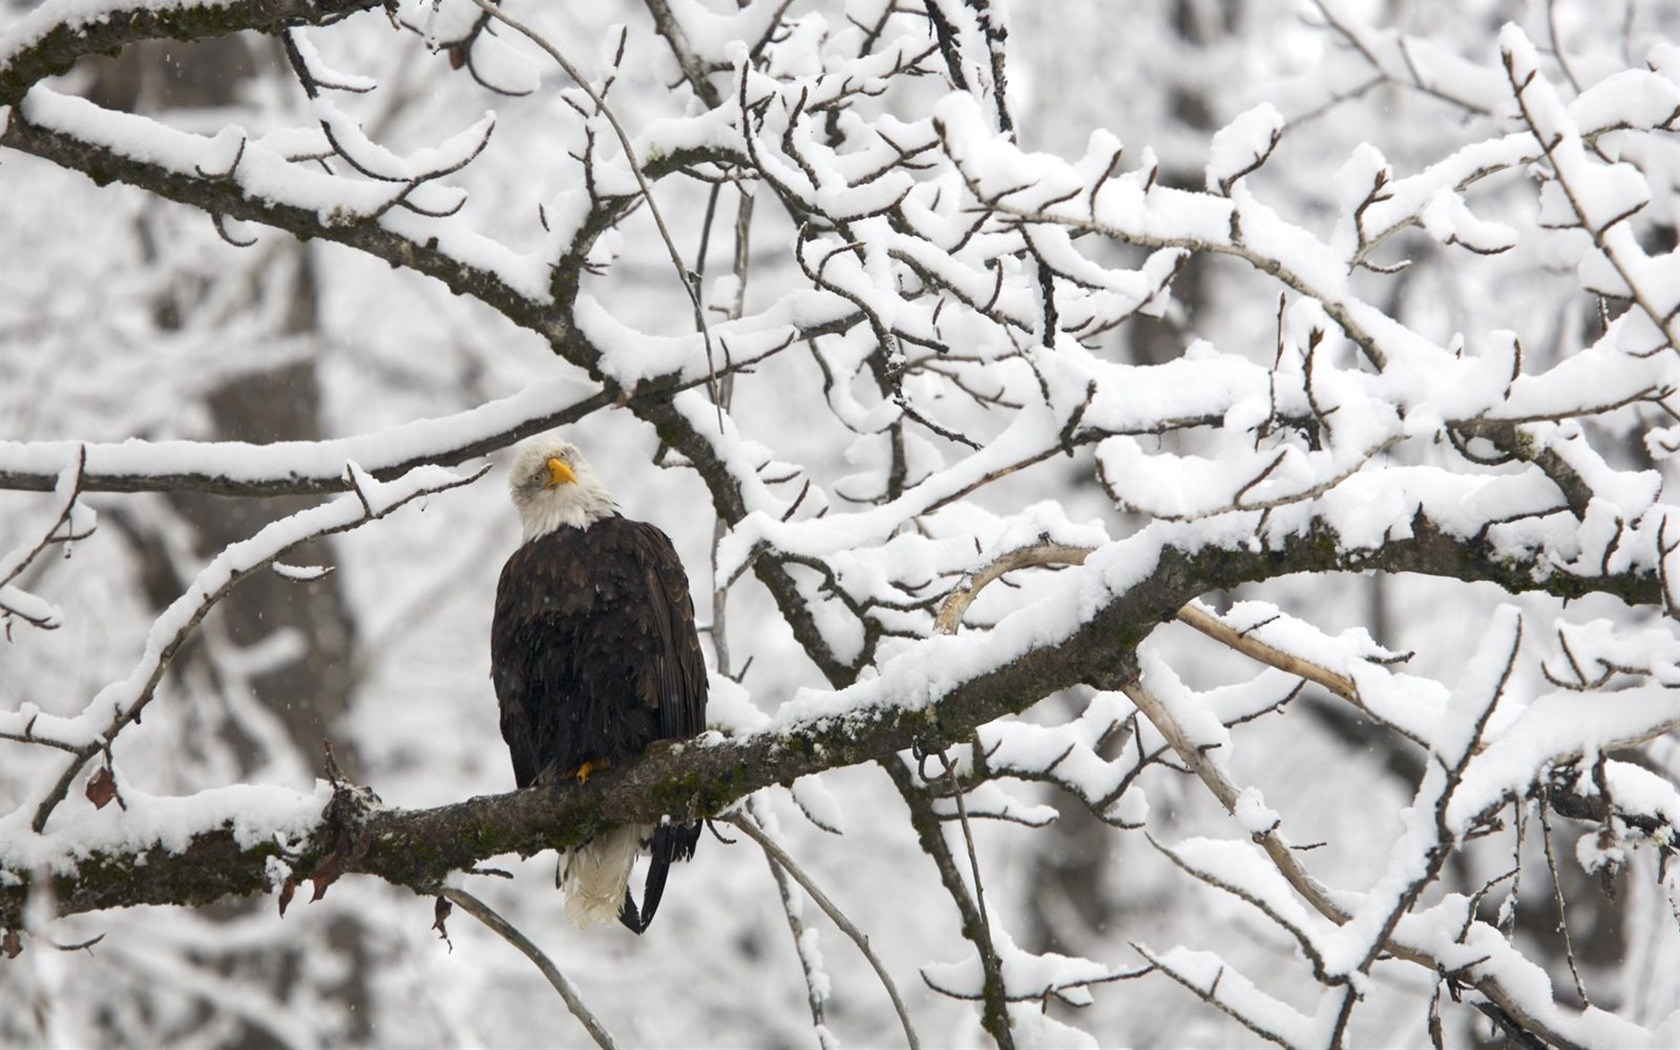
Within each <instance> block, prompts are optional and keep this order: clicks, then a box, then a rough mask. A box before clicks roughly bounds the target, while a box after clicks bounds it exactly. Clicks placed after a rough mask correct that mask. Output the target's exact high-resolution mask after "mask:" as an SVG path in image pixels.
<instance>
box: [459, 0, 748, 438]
mask: <svg viewBox="0 0 1680 1050" xmlns="http://www.w3.org/2000/svg"><path fill="white" fill-rule="evenodd" d="M473 3H475V4H477V5H478V7H479V9H480V10H482V11H483V12H484V13H485V14H487V15H489V16H490V17H491V18H494V19H496V20H497V21H499V22H501V23H502V24H504V25H506V26H507V27H508V28H509V29H512V30H513V31H514V32H516V33H519V34H521V35H523V36H524V37H525V38H526V39H528V40H530V41H531V43H533V44H535V45H537V46H538V47H539V48H542V50H543V51H545V52H547V53H548V57H550V58H552V59H554V61H555V63H556V64H557V65H559V66H560V68H561V69H564V70H565V71H566V75H567V76H569V77H571V78H572V82H573V83H575V84H576V85H577V86H578V87H579V88H580V89H581V90H582V91H583V93H584V94H586V95H588V96H589V101H591V102H593V103H594V104H595V111H596V112H597V113H599V114H601V116H602V117H603V118H605V119H606V121H607V123H608V124H609V125H611V126H612V129H613V134H614V135H616V136H617V137H618V144H619V147H620V148H622V149H623V150H624V160H625V163H626V164H627V165H628V167H629V168H630V174H631V175H632V176H634V177H635V179H636V186H637V188H638V189H639V190H640V191H641V194H642V199H643V200H645V201H647V206H648V214H650V215H652V216H653V224H654V226H655V227H657V228H658V230H659V238H660V240H662V241H664V242H665V250H666V251H667V252H668V253H669V254H670V256H671V265H672V266H673V267H675V268H676V271H677V277H678V279H679V281H680V283H681V284H682V286H683V291H684V292H687V293H688V301H689V302H690V303H691V304H692V305H693V307H694V324H695V326H696V327H697V328H699V330H700V338H701V339H702V340H703V341H704V342H705V344H706V368H707V371H708V373H709V374H710V375H711V376H712V385H713V387H714V389H713V391H712V402H713V405H714V407H715V408H716V409H717V422H718V433H719V435H720V436H721V435H722V433H723V405H722V404H721V403H719V402H718V397H717V391H716V389H715V387H716V382H717V380H716V375H717V363H716V361H715V360H714V358H713V356H712V333H711V330H710V329H709V328H707V327H706V310H705V307H704V306H703V305H702V304H701V302H700V289H698V288H696V287H695V286H694V280H693V276H694V275H693V272H692V271H690V270H689V268H688V267H687V266H684V265H683V261H682V253H681V252H680V251H678V250H677V242H676V241H675V240H673V239H672V237H671V231H670V229H669V228H668V227H667V226H666V225H665V216H664V215H663V214H661V213H660V211H659V205H658V204H656V203H654V199H653V187H651V186H649V185H648V181H647V176H646V175H644V174H642V165H641V162H640V161H639V160H637V159H636V149H635V147H634V146H632V145H631V143H630V135H629V133H628V132H626V131H625V130H624V125H622V124H620V123H619V122H618V117H617V116H615V115H614V114H613V111H612V110H610V109H608V108H607V100H606V99H604V98H602V97H601V94H600V92H598V91H596V90H595V88H594V87H593V86H592V85H591V84H590V83H589V81H588V80H586V79H585V78H584V76H583V73H582V71H580V70H579V69H578V68H577V67H576V66H574V65H572V63H571V62H570V61H568V60H567V58H566V56H565V55H563V54H561V53H560V49H559V48H557V47H555V46H554V45H553V44H551V43H549V42H548V40H547V39H546V38H545V37H544V36H543V35H542V34H541V33H539V32H537V31H536V30H535V29H532V28H531V27H530V26H528V25H526V24H525V23H523V22H521V21H519V20H518V19H517V18H514V17H512V16H511V15H509V14H508V13H507V12H505V11H503V10H502V9H501V8H499V7H497V6H496V5H495V4H493V3H491V2H490V0H473Z"/></svg>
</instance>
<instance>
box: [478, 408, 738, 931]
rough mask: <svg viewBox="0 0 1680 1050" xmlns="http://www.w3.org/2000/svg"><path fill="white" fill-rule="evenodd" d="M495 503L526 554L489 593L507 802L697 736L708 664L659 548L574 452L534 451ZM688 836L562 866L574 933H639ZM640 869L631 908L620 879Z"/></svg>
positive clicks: (589, 848) (632, 833)
mask: <svg viewBox="0 0 1680 1050" xmlns="http://www.w3.org/2000/svg"><path fill="white" fill-rule="evenodd" d="M508 490H509V493H510V495H511V496H512V498H513V505H514V507H515V508H516V509H517V510H518V511H519V520H520V523H521V524H522V525H523V527H524V542H523V543H522V545H521V546H520V547H519V549H518V550H516V551H514V552H513V555H512V557H510V558H508V560H507V565H506V566H504V567H503V569H502V577H501V582H500V584H499V585H498V586H497V589H496V614H495V620H494V622H493V624H492V626H491V632H490V673H491V677H492V679H494V681H495V686H496V698H497V700H498V701H499V702H500V705H501V716H502V738H503V739H504V740H506V741H507V745H508V750H509V751H510V752H511V753H512V756H513V774H514V779H515V780H516V781H517V782H518V784H519V786H520V787H528V786H530V785H532V784H554V783H560V782H562V781H565V780H569V779H573V778H575V779H577V780H586V779H588V777H589V776H590V774H592V773H595V772H598V771H600V770H602V769H605V768H607V767H609V766H612V765H616V764H618V763H621V762H625V761H627V760H629V759H632V758H635V757H636V756H637V755H640V754H641V753H642V752H643V751H644V750H645V749H646V748H647V746H648V745H649V744H651V743H653V742H654V741H656V740H672V739H684V738H687V737H691V736H694V735H695V734H697V733H699V732H700V731H701V730H702V729H704V728H705V723H706V665H705V660H704V658H703V657H702V656H701V655H700V639H699V636H698V635H697V634H696V632H695V628H694V603H693V601H692V600H691V599H690V597H689V592H688V579H687V577H686V576H685V575H684V573H683V567H682V564H681V562H679V561H678V560H677V552H676V549H675V548H674V547H672V545H671V540H670V537H668V536H666V535H665V534H664V533H663V532H661V531H659V529H657V528H655V527H654V526H652V525H649V524H647V523H646V522H640V521H631V520H629V519H628V518H625V517H624V516H622V515H621V514H619V512H618V508H617V506H616V505H615V504H614V503H613V499H612V497H611V496H610V495H609V494H608V492H607V489H606V486H604V485H602V484H601V481H600V479H599V478H597V477H596V476H595V472H594V471H593V470H591V469H590V468H589V464H588V463H587V462H586V461H585V460H584V458H583V456H582V455H581V454H579V452H578V450H577V448H576V447H574V446H573V445H571V444H569V443H567V442H565V441H561V440H559V439H558V438H555V437H552V436H546V437H539V438H534V439H532V440H531V441H529V442H527V443H526V444H525V445H523V446H522V447H521V448H520V450H519V453H518V454H517V455H516V456H515V457H514V460H513V467H512V469H511V470H510V471H509V473H508ZM699 839H700V827H699V825H697V824H680V823H665V824H662V825H660V826H659V827H624V828H616V829H614V830H612V831H609V832H607V833H605V834H603V835H600V836H597V837H596V838H593V839H591V840H589V841H588V842H586V843H584V844H582V845H580V846H577V847H575V848H573V849H571V850H566V851H563V852H562V853H561V856H560V868H559V871H558V872H557V874H556V882H557V883H558V884H559V885H560V886H561V887H562V889H564V891H565V894H566V917H567V919H569V920H570V921H571V922H572V923H574V924H575V925H578V926H586V925H591V924H594V923H601V922H610V921H611V920H612V918H613V916H614V915H617V916H618V919H619V921H620V922H622V923H623V924H624V925H625V926H627V927H629V928H630V929H631V930H634V931H635V932H636V933H641V932H642V931H643V930H645V929H647V926H648V923H650V922H652V921H653V913H654V912H655V910H657V909H658V907H659V900H660V897H661V896H662V895H663V894H664V892H665V878H666V874H667V871H668V869H669V868H670V866H671V863H672V862H673V861H678V860H687V859H688V858H690V857H692V856H693V855H694V848H695V846H696V844H697V843H698V842H699ZM644 846H645V847H649V848H650V850H651V852H652V856H653V861H652V864H651V866H650V867H649V868H648V874H647V881H646V884H645V888H644V890H643V893H642V905H641V907H640V908H639V909H638V908H637V907H636V902H635V898H634V896H633V895H632V894H631V892H630V887H629V883H630V870H631V868H632V866H633V865H634V864H635V860H636V856H637V854H639V853H640V852H641V850H642V848H643V847H644Z"/></svg>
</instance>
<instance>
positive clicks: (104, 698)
mask: <svg viewBox="0 0 1680 1050" xmlns="http://www.w3.org/2000/svg"><path fill="white" fill-rule="evenodd" d="M488 469H489V468H488V467H485V468H482V469H480V470H479V471H477V472H476V473H474V474H471V475H467V476H464V477H463V476H460V475H456V474H453V473H450V472H449V471H447V470H445V469H443V468H442V467H437V466H425V467H416V468H415V469H413V470H411V471H409V472H408V473H406V474H404V475H403V476H402V477H401V478H399V479H398V480H396V481H392V482H381V481H377V480H375V479H374V478H373V477H372V476H370V475H369V474H368V473H367V472H366V471H364V470H362V469H361V468H360V467H358V466H356V465H355V464H354V463H350V464H347V465H346V466H345V468H344V470H345V475H346V481H347V483H348V484H349V486H350V487H351V489H352V495H349V496H342V497H340V498H338V499H336V500H333V501H331V502H329V503H325V504H322V505H321V506H318V507H312V508H310V509H308V510H303V511H299V512H298V513H296V514H293V515H291V516H290V517H287V518H282V519H280V520H279V521H276V522H273V523H271V524H269V525H266V526H264V527H263V529H262V530H261V531H260V532H258V533H257V534H256V535H255V536H252V537H251V538H250V539H247V540H241V541H240V542H238V543H235V544H233V545H231V546H229V547H228V548H226V549H225V550H223V551H222V552H221V553H220V554H218V555H217V556H216V557H215V558H213V559H211V560H210V562H209V564H207V565H205V566H204V568H203V569H202V570H200V571H199V573H198V575H197V577H196V578H195V579H194V580H193V581H192V584H191V585H190V586H189V587H188V588H187V590H186V592H185V593H184V594H182V595H181V596H180V597H179V598H177V599H176V600H175V601H174V602H173V603H171V604H170V606H169V608H167V609H165V610H164V612H163V613H162V615H160V616H159V617H158V618H157V619H156V620H154V621H153V623H152V627H151V630H150V632H149V633H148V635H147V638H146V646H145V652H144V653H143V654H142V655H141V657H140V659H139V661H138V662H136V664H135V665H134V668H133V670H131V671H130V672H129V674H128V676H127V677H126V678H124V679H122V680H120V681H116V682H112V683H110V684H109V685H107V686H105V687H104V688H103V689H101V690H100V691H99V693H98V694H97V695H96V696H94V697H93V699H92V700H91V701H90V702H89V703H88V705H87V706H86V707H85V708H84V709H83V710H82V712H81V713H80V714H79V715H76V716H74V717H71V718H68V719H54V720H53V726H54V732H53V739H54V741H55V742H56V743H57V745H59V746H63V745H65V744H69V745H71V746H73V747H74V748H75V750H74V752H73V755H74V757H73V758H72V760H71V761H70V762H69V763H68V764H66V766H65V769H64V771H63V773H62V774H61V775H60V776H59V778H58V780H57V782H56V783H55V784H54V785H53V786H52V788H51V789H49V790H48V791H47V792H46V794H45V795H44V796H43V797H42V798H41V800H40V802H39V803H38V805H37V806H36V809H35V813H34V816H33V818H32V819H31V821H30V827H31V829H32V830H34V831H35V832H36V833H37V834H38V833H40V832H41V831H43V830H44V829H45V828H46V826H47V821H48V818H49V817H51V815H52V813H53V810H54V809H56V808H57V807H58V805H59V803H61V802H62V801H64V798H65V796H66V795H67V794H68V792H69V790H70V785H71V784H72V783H73V782H74V781H75V779H76V777H77V775H78V774H79V773H80V772H81V770H82V768H83V767H84V766H85V765H86V764H87V763H88V762H89V761H90V760H92V759H93V758H94V757H95V756H97V755H99V754H101V753H103V754H105V755H106V756H107V762H106V765H105V767H104V769H103V771H102V772H101V774H100V779H99V787H98V788H96V789H90V790H97V791H99V792H106V791H109V792H111V793H112V794H114V795H115V796H116V797H118V798H119V800H120V798H121V796H120V794H116V792H117V786H116V785H117V782H116V779H115V777H114V772H113V766H112V764H111V762H110V760H109V755H110V750H111V744H112V742H113V741H114V740H115V739H116V737H117V734H119V733H121V732H122V731H123V730H124V729H126V728H127V727H128V726H130V725H132V724H134V723H136V722H138V721H139V719H140V716H141V714H142V712H144V710H145V708H146V707H147V705H148V704H150V703H151V701H152V700H153V698H154V697H155V696H156V695H157V687H158V685H159V683H160V682H162V680H163V675H164V672H165V671H166V670H168V668H169V665H170V662H171V661H172V660H173V659H174V657H175V654H176V652H177V651H179V649H180V648H181V646H182V645H183V644H185V642H186V641H187V639H188V638H189V637H190V636H191V635H192V633H193V631H194V630H195V629H196V628H197V627H198V625H199V623H200V622H202V621H203V619H204V617H205V616H206V615H208V614H209V612H210V610H211V609H212V608H214V607H215V606H216V604H217V603H219V602H220V601H221V600H222V599H223V598H224V597H226V596H227V595H228V594H229V593H230V592H231V591H232V590H233V589H234V588H235V587H237V586H238V585H239V584H240V583H241V582H243V581H244V580H245V579H247V578H249V577H250V576H251V575H253V574H255V573H257V572H260V571H262V570H263V569H266V568H267V567H268V566H269V565H270V564H272V563H273V562H274V561H275V560H276V559H278V558H280V557H281V556H282V555H284V554H285V553H286V552H287V551H289V550H291V549H293V548H294V547H297V546H298V545H299V544H302V543H305V542H308V541H309V540H313V539H318V538H320V537H322V536H328V535H332V534H333V533H338V532H345V531H348V530H350V529H354V528H357V527H359V526H361V525H365V524H367V523H368V522H371V521H376V520H378V519H380V518H383V517H384V516H385V515H387V514H389V513H391V512H392V511H393V510H396V509H397V508H398V507H401V506H403V505H404V504H406V503H409V502H411V501H412V500H415V499H418V498H419V497H421V496H425V495H428V494H431V493H436V492H443V491H446V490H448V489H452V488H456V487H458V486H461V485H466V484H470V483H472V482H473V481H476V480H477V479H478V478H480V477H482V476H483V475H484V472H485V471H486V470H488ZM0 718H3V719H4V720H5V722H7V723H11V722H21V723H22V726H21V729H14V728H11V727H8V728H7V734H6V735H7V736H9V737H10V738H12V739H25V740H27V739H28V738H29V737H30V736H31V735H33V734H34V732H35V728H36V725H37V723H38V722H39V721H40V718H39V716H38V715H37V714H36V713H35V712H30V711H19V712H16V713H11V712H8V713H5V714H0ZM106 801H109V796H107V798H106ZM101 805H102V803H101ZM20 812H21V809H20Z"/></svg>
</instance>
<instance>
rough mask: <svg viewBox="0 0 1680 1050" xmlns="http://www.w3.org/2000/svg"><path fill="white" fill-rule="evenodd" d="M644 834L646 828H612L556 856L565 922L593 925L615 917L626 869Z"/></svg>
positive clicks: (626, 879)
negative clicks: (558, 860) (557, 857)
mask: <svg viewBox="0 0 1680 1050" xmlns="http://www.w3.org/2000/svg"><path fill="white" fill-rule="evenodd" d="M648 833H649V829H647V828H637V827H624V828H614V829H613V830H611V831H609V832H607V833H606V834H605V835H601V836H599V837H597V838H593V839H590V840H589V841H588V842H585V843H584V844H583V845H581V846H579V847H577V848H576V849H570V850H565V851H563V852H562V853H561V854H560V880H559V881H560V888H561V889H562V890H564V891H565V894H566V920H567V921H568V922H570V923H571V924H572V925H573V926H594V925H596V924H599V923H608V922H613V921H615V920H616V919H617V918H618V909H619V907H620V906H621V905H622V904H623V903H624V889H625V887H626V886H628V885H629V884H630V869H631V867H633V866H634V865H635V863H636V854H638V853H640V852H641V850H642V842H643V840H644V839H645V838H646V836H647V835H648Z"/></svg>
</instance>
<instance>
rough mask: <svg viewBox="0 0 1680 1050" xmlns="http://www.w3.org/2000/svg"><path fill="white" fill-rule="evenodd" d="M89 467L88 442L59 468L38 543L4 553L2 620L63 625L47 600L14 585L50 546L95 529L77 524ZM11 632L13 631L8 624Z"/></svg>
mask: <svg viewBox="0 0 1680 1050" xmlns="http://www.w3.org/2000/svg"><path fill="white" fill-rule="evenodd" d="M86 469H87V446H86V445H83V444H78V445H77V446H76V459H75V462H74V463H71V464H70V465H69V466H67V467H65V468H64V469H63V470H61V471H59V474H58V478H57V480H56V482H55V483H54V485H53V490H54V492H55V493H56V495H57V497H58V501H57V507H56V509H55V511H54V513H53V515H52V519H51V524H49V525H48V526H47V527H46V529H44V530H43V531H42V532H41V536H40V539H38V540H36V541H35V542H34V543H30V542H29V541H27V540H26V541H24V542H23V543H20V544H18V545H17V546H16V547H13V548H12V549H11V550H10V551H7V552H6V553H5V554H0V621H9V620H10V619H11V618H12V617H14V616H15V617H17V618H18V619H20V620H22V621H23V622H25V623H27V624H30V625H31V626H34V627H40V628H43V629H49V630H50V629H52V628H54V627H57V626H58V625H59V614H58V611H57V610H55V609H53V608H52V607H51V606H50V605H48V604H47V603H46V602H43V601H42V600H41V599H39V598H37V597H36V596H35V595H32V594H29V593H27V592H25V591H23V590H20V589H19V588H17V587H14V586H13V585H12V581H13V580H16V579H17V578H18V576H19V575H21V574H22V573H23V571H24V570H25V569H27V568H29V566H30V564H31V563H33V562H34V561H35V559H36V558H38V557H39V556H40V555H41V552H42V551H44V550H46V549H47V548H48V547H49V546H52V545H53V544H57V543H71V542H74V541H75V540H79V539H85V538H87V536H88V535H90V534H91V533H92V531H93V527H92V524H91V522H90V523H89V524H88V525H87V526H86V527H85V528H83V529H82V530H81V531H80V532H78V531H77V530H76V527H75V512H76V501H77V499H79V498H80V497H81V494H82V473H83V471H85V470H86ZM7 634H8V635H9V634H10V626H9V624H8V627H7Z"/></svg>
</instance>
